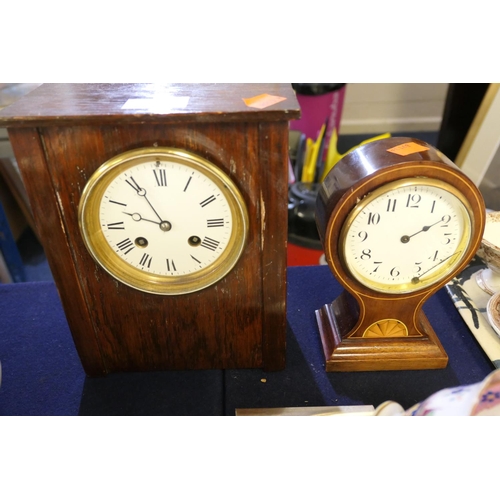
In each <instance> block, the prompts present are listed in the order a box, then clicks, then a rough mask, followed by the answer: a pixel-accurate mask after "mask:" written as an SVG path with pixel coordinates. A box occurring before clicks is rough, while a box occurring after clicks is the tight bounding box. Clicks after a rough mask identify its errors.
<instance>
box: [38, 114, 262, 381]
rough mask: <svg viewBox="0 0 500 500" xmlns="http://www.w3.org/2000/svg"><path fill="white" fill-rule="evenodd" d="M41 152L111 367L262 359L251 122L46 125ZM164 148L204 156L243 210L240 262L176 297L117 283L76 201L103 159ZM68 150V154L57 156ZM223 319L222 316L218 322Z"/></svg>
mask: <svg viewBox="0 0 500 500" xmlns="http://www.w3.org/2000/svg"><path fill="white" fill-rule="evenodd" d="M45 141H46V154H47V157H48V158H49V164H50V167H49V168H50V170H51V175H52V178H53V182H54V183H55V185H56V189H57V190H58V192H59V198H60V204H61V205H62V207H63V210H65V213H66V220H67V224H68V226H69V228H68V239H69V241H70V245H71V246H72V248H73V255H74V259H75V262H76V266H77V269H78V270H79V279H80V284H81V287H82V290H83V292H84V295H85V296H86V299H87V302H88V303H89V305H90V307H91V308H92V312H93V317H94V325H95V328H96V330H97V332H98V338H99V341H100V343H101V346H102V352H103V356H104V359H105V363H106V367H107V369H108V370H109V371H110V372H113V371H147V370H155V369H157V370H159V369H188V368H193V369H215V368H253V367H261V366H262V365H263V352H262V351H263V346H262V344H263V340H262V325H263V323H264V320H263V313H262V300H263V299H262V260H261V249H260V245H261V240H260V221H261V214H260V201H259V196H260V194H259V189H258V186H259V182H260V176H261V174H262V172H261V166H260V158H259V154H260V153H259V149H258V147H259V135H258V127H257V125H245V124H226V125H224V124H217V125H216V124H197V125H196V126H195V125H194V124H192V125H191V126H187V125H182V126H181V125H177V126H175V127H172V126H162V125H148V126H145V125H140V126H139V125H127V126H113V127H112V126H109V127H108V126H102V127H86V126H82V127H72V128H65V127H63V128H60V129H58V128H50V129H46V130H45ZM155 144H156V145H158V146H168V147H178V148H182V149H187V150H189V151H191V152H193V153H195V154H200V155H201V156H204V157H207V159H209V160H211V161H213V162H214V163H215V164H216V165H218V166H220V167H221V168H223V169H225V170H226V173H228V174H229V175H230V176H231V177H232V178H233V180H235V181H236V183H237V184H238V185H239V188H240V190H241V191H242V193H243V196H244V198H245V201H246V203H247V206H248V210H249V219H250V227H249V238H248V243H247V248H246V249H245V251H244V253H243V255H242V257H241V259H240V261H239V262H238V263H237V264H236V266H235V268H234V269H233V270H232V271H231V272H230V273H229V274H228V275H227V276H226V277H225V278H223V279H222V280H221V281H220V282H218V283H216V284H215V285H212V286H211V287H209V288H207V289H205V290H202V291H200V292H195V293H193V294H186V295H183V296H168V297H167V296H159V295H153V294H147V293H143V292H140V291H137V290H134V289H131V288H130V287H128V286H126V285H123V284H122V283H119V282H117V281H116V280H115V279H114V278H112V277H111V276H109V275H108V274H107V273H106V272H105V271H104V270H103V269H101V268H100V267H99V266H97V265H96V264H95V262H94V261H93V259H92V258H91V257H90V255H89V254H88V253H87V252H86V250H85V248H84V245H83V241H82V239H81V235H80V232H79V229H78V222H77V217H76V207H77V206H78V202H79V199H80V195H81V191H82V189H83V187H84V185H85V184H86V181H87V180H88V178H89V177H90V175H91V174H92V173H93V172H94V171H95V169H97V168H98V167H99V166H100V164H102V163H103V162H104V161H105V160H107V159H109V158H110V157H112V156H114V155H116V154H118V153H121V152H123V151H126V150H130V149H135V148H139V147H153V146H154V145H155ZM66 150H70V151H73V152H74V153H73V154H72V155H64V154H63V152H64V151H66ZM222 318H225V320H224V321H222Z"/></svg>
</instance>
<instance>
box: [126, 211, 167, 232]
mask: <svg viewBox="0 0 500 500" xmlns="http://www.w3.org/2000/svg"><path fill="white" fill-rule="evenodd" d="M123 213H124V214H125V215H129V216H130V217H132V219H133V220H135V222H140V221H141V220H144V221H146V222H152V223H153V224H156V225H158V226H160V229H161V230H162V231H170V229H171V228H172V224H170V222H168V221H166V220H162V221H161V222H156V221H155V220H151V219H145V218H144V217H143V216H142V215H141V214H138V213H137V212H135V213H133V214H130V213H128V212H123Z"/></svg>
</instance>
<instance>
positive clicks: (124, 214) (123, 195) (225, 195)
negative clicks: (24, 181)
mask: <svg viewBox="0 0 500 500" xmlns="http://www.w3.org/2000/svg"><path fill="white" fill-rule="evenodd" d="M79 221H80V229H81V233H82V237H83V240H84V242H85V245H86V246H87V248H88V250H89V252H90V254H91V255H92V257H93V258H94V259H95V260H96V262H97V263H98V264H100V265H101V266H102V267H103V268H104V269H105V270H106V271H107V272H108V273H109V274H111V275H112V276H114V277H115V278H116V279H118V280H119V281H121V282H122V283H125V284H126V285H128V286H130V287H132V288H136V289H138V290H141V291H145V292H150V293H157V294H164V295H178V294H183V293H190V292H194V291H197V290H201V289H203V288H206V287H207V286H210V285H212V284H213V283H215V282H217V281H219V280H220V279H222V278H223V277H224V276H225V275H226V274H227V273H228V272H230V271H231V269H232V268H233V267H234V266H235V265H236V262H237V261H238V259H239V258H240V256H241V254H242V252H243V249H244V246H245V244H246V239H247V234H248V213H247V210H246V206H245V202H244V200H243V197H242V195H241V193H240V192H239V191H238V188H237V187H236V185H235V184H234V182H233V181H232V180H231V179H230V177H229V176H228V175H227V174H226V173H224V172H223V171H222V170H221V169H220V168H218V167H217V166H216V165H214V164H212V163H211V162H209V161H207V160H206V159H204V158H201V157H199V156H197V155H194V154H192V153H188V152H186V151H182V150H179V149H174V148H143V149H138V150H132V151H129V152H126V153H122V154H120V155H118V156H116V157H114V158H111V159H110V160H108V161H107V162H106V163H104V164H103V165H102V166H101V167H100V168H99V169H97V170H96V172H95V173H94V174H93V175H92V177H91V178H90V180H89V182H88V183H87V185H86V186H85V189H84V191H83V193H82V199H81V201H80V205H79Z"/></svg>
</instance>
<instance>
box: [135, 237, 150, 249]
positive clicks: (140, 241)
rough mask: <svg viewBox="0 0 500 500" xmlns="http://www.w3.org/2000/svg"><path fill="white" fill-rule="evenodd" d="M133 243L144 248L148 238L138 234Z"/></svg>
mask: <svg viewBox="0 0 500 500" xmlns="http://www.w3.org/2000/svg"><path fill="white" fill-rule="evenodd" d="M135 244H136V245H137V246H138V247H141V248H146V247H147V246H148V244H149V242H148V240H147V239H146V238H143V237H142V236H139V237H138V238H136V239H135Z"/></svg>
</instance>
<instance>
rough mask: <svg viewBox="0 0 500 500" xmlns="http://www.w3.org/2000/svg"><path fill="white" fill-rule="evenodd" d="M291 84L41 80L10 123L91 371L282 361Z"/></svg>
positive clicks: (277, 365)
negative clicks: (62, 82) (45, 81)
mask: <svg viewBox="0 0 500 500" xmlns="http://www.w3.org/2000/svg"><path fill="white" fill-rule="evenodd" d="M298 117H299V106H298V103H297V101H296V98H295V94H294V92H293V90H292V89H291V86H290V85H277V84H256V85H246V84H245V85H236V84H230V85H225V84H224V85H222V84H217V85H216V84H213V85H210V84H209V85H205V84H204V85H197V84H191V85H153V84H151V85H147V84H105V85H102V84H44V85H41V86H40V87H39V88H37V89H36V90H34V91H33V92H31V93H30V94H28V95H27V96H25V97H24V98H22V99H20V100H19V101H17V102H16V103H14V104H13V105H11V106H9V107H7V108H5V109H3V110H2V111H1V112H0V124H1V125H2V126H5V127H7V128H8V132H9V138H10V141H11V143H12V147H13V149H14V153H15V155H16V158H17V162H18V165H19V168H20V171H21V173H22V175H23V179H24V181H25V185H26V189H27V191H28V196H29V198H30V203H31V207H32V210H33V213H34V218H35V222H36V224H37V229H38V232H39V237H40V239H41V242H42V244H43V246H44V249H45V252H46V255H47V260H48V262H49V264H50V268H51V271H52V273H53V276H54V280H55V283H56V285H57V288H58V290H59V294H60V297H61V301H62V304H63V307H64V310H65V313H66V317H67V320H68V324H69V326H70V329H71V332H72V335H73V339H74V342H75V345H76V348H77V350H78V353H79V356H80V359H81V361H82V364H83V367H84V369H85V371H86V373H87V374H89V375H103V374H106V373H110V372H117V371H151V370H167V369H223V368H263V369H266V370H279V369H282V368H284V364H285V333H286V310H285V306H286V240H287V233H286V227H287V224H286V221H287V205H286V199H287V189H288V121H289V120H291V119H294V118H298Z"/></svg>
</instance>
